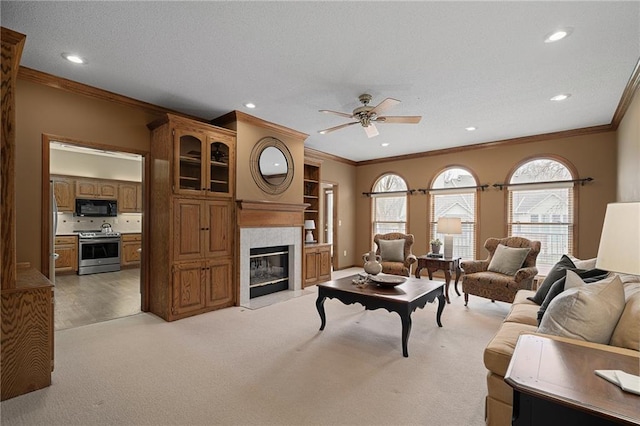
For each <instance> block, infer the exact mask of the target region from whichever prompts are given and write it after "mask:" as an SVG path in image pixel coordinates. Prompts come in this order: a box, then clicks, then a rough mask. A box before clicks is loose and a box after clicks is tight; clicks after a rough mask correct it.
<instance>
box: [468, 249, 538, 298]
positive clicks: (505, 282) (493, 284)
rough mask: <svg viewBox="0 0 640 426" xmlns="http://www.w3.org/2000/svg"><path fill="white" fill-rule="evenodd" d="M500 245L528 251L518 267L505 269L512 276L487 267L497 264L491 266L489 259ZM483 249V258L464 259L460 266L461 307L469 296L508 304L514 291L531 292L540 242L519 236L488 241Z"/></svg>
mask: <svg viewBox="0 0 640 426" xmlns="http://www.w3.org/2000/svg"><path fill="white" fill-rule="evenodd" d="M500 244H501V245H502V246H506V247H507V248H516V249H518V248H529V249H530V250H529V251H528V253H527V254H526V257H525V258H524V261H522V262H521V263H520V265H518V266H516V267H513V268H508V269H512V270H513V271H514V273H513V274H505V273H502V272H496V269H500V268H495V267H493V268H492V267H490V265H495V264H496V263H497V262H494V263H492V260H494V255H495V253H496V250H497V249H498V248H499V247H498V246H499V245H500ZM484 248H485V249H487V251H488V252H489V257H487V259H485V260H465V261H462V262H461V263H460V267H461V268H462V270H463V271H464V275H463V276H462V291H463V292H464V305H465V306H467V303H468V302H469V295H470V294H473V295H475V296H480V297H484V298H487V299H491V301H492V302H493V301H496V300H499V301H501V302H508V303H511V302H513V299H514V298H515V296H516V292H517V291H518V290H520V289H527V290H531V288H532V286H533V278H534V277H535V276H536V274H537V273H538V269H537V268H536V259H537V257H538V253H540V241H530V240H528V239H526V238H523V237H508V238H501V239H498V238H488V239H487V241H486V242H485V243H484ZM500 249H504V247H500ZM495 260H496V261H497V260H498V259H495ZM492 269H493V270H492Z"/></svg>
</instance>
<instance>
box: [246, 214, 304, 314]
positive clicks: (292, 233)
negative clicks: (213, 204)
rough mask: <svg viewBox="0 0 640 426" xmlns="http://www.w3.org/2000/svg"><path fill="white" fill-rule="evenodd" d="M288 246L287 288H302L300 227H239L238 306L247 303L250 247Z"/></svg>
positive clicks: (248, 304) (247, 304)
mask: <svg viewBox="0 0 640 426" xmlns="http://www.w3.org/2000/svg"><path fill="white" fill-rule="evenodd" d="M273 246H288V247H289V290H290V291H291V290H302V228H301V227H297V226H287V227H263V228H240V306H244V307H250V303H249V300H250V298H249V273H250V272H249V269H250V265H249V264H250V262H249V255H250V252H251V249H252V248H260V247H273Z"/></svg>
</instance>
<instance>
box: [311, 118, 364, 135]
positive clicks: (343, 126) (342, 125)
mask: <svg viewBox="0 0 640 426" xmlns="http://www.w3.org/2000/svg"><path fill="white" fill-rule="evenodd" d="M354 124H360V122H359V121H354V122H353V123H346V124H341V125H339V126H335V127H329V128H328V129H324V130H319V131H318V133H320V134H321V135H325V134H327V133H329V132H333V131H335V130H340V129H343V128H345V127H347V126H351V125H354Z"/></svg>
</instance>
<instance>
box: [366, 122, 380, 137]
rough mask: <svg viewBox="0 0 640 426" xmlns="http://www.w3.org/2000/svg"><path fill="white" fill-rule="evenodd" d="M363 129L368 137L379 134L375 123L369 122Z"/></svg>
mask: <svg viewBox="0 0 640 426" xmlns="http://www.w3.org/2000/svg"><path fill="white" fill-rule="evenodd" d="M364 131H365V132H366V133H367V136H368V137H370V138H372V137H374V136H378V135H379V133H378V129H377V128H376V125H375V124H373V123H371V124H369V125H368V126H367V127H365V128H364Z"/></svg>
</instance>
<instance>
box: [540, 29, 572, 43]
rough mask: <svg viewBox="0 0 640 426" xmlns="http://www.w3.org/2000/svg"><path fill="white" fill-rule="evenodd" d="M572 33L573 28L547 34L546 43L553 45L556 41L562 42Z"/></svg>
mask: <svg viewBox="0 0 640 426" xmlns="http://www.w3.org/2000/svg"><path fill="white" fill-rule="evenodd" d="M572 31H573V28H571V27H567V28H562V29H559V30H557V31H554V32H552V33H549V34H547V35H546V37H545V38H544V42H545V43H553V42H555V41H559V40H562V39H563V38H565V37H567V36H568V35H569V34H571V32H572Z"/></svg>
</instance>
